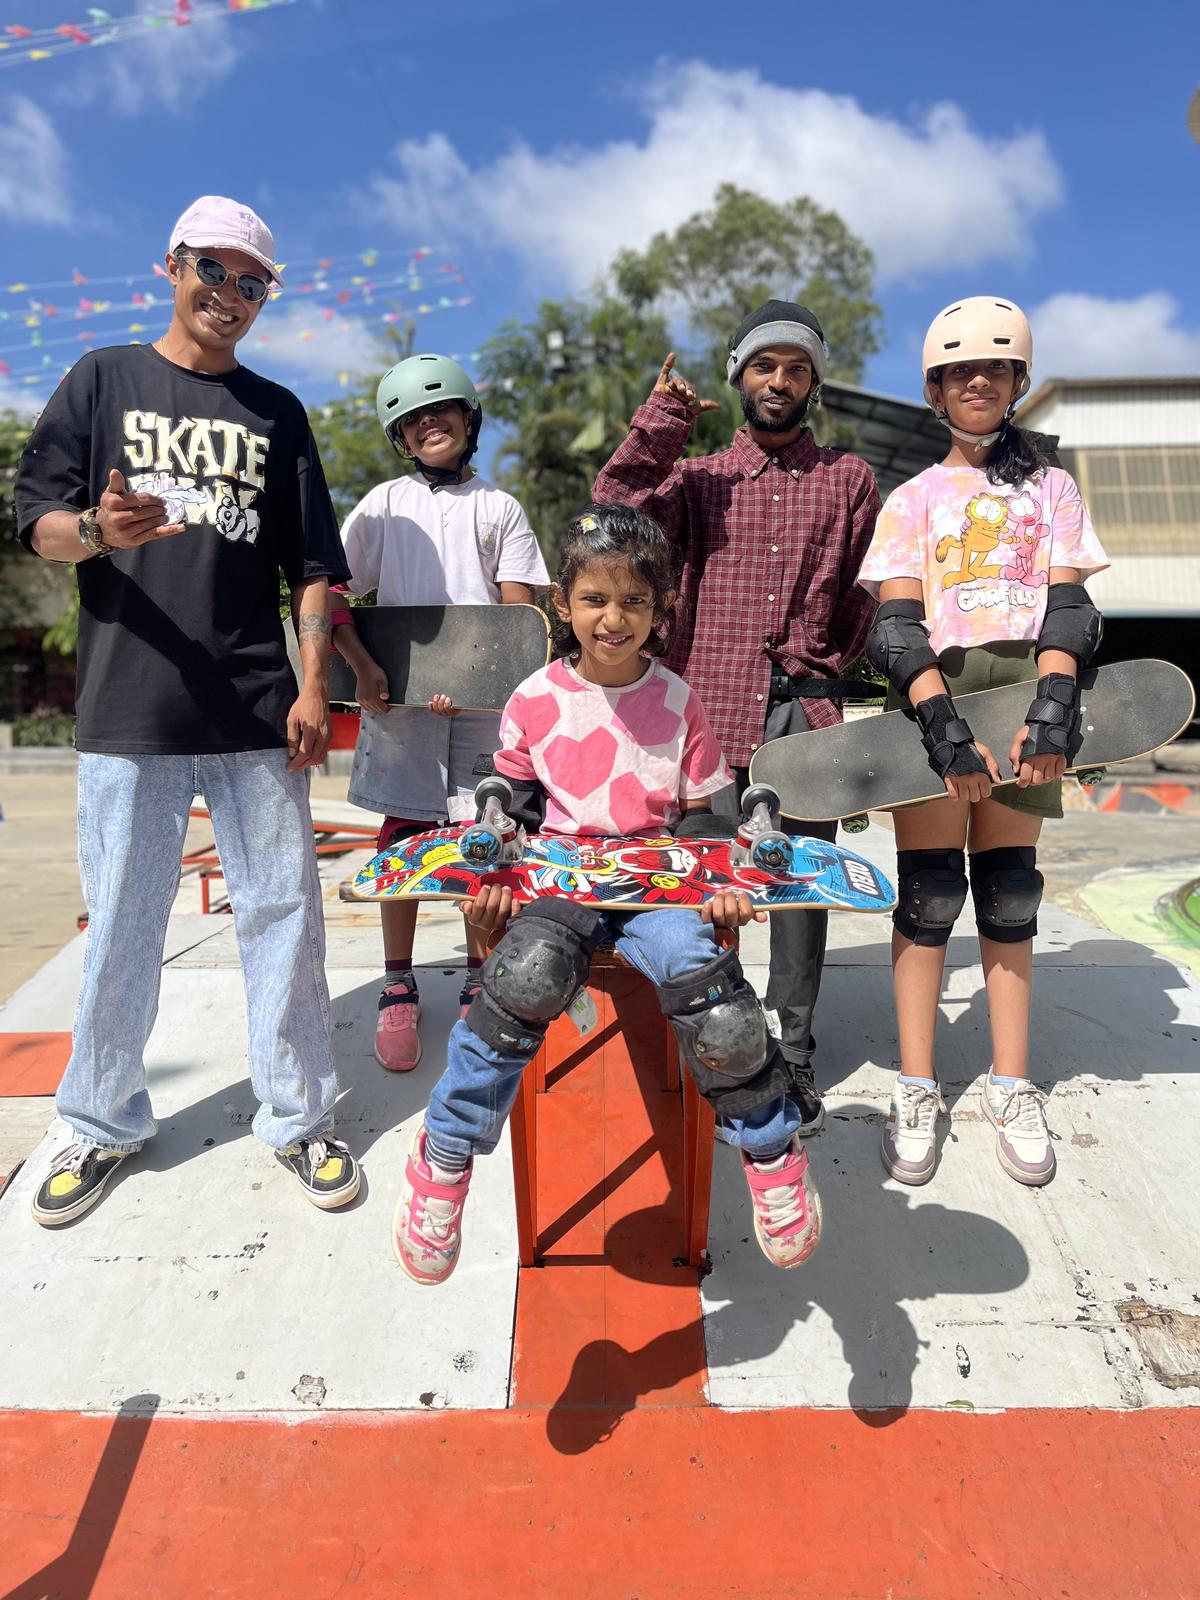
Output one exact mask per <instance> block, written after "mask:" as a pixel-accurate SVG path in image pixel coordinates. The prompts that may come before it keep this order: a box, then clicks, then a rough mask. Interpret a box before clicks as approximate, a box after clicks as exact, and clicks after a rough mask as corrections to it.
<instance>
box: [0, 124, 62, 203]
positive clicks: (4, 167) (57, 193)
mask: <svg viewBox="0 0 1200 1600" xmlns="http://www.w3.org/2000/svg"><path fill="white" fill-rule="evenodd" d="M70 198H71V197H70V179H69V176H68V170H67V152H66V147H65V146H64V144H63V142H62V140H61V139H60V138H59V136H58V133H57V131H56V130H55V127H54V124H53V122H52V121H51V120H50V118H49V117H48V116H47V115H46V113H45V112H44V111H43V110H42V108H41V107H40V106H37V105H35V104H34V103H33V101H32V100H29V99H27V98H26V97H25V96H24V95H18V96H17V97H16V99H15V100H14V101H13V104H12V116H11V117H10V118H9V120H8V121H7V122H0V217H11V218H12V219H13V220H14V221H16V222H41V223H49V224H62V223H65V222H67V221H68V220H69V219H70V217H71V203H70Z"/></svg>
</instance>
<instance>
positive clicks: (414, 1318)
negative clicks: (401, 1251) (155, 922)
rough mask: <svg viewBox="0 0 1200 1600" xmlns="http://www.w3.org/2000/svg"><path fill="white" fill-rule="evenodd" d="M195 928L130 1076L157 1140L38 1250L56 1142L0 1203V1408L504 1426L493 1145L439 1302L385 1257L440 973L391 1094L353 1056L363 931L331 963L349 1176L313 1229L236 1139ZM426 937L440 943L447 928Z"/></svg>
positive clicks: (224, 924) (230, 1074) (503, 1287)
mask: <svg viewBox="0 0 1200 1600" xmlns="http://www.w3.org/2000/svg"><path fill="white" fill-rule="evenodd" d="M208 921H209V925H210V926H211V925H213V924H218V923H219V927H218V929H217V930H216V931H215V935H214V937H213V938H212V939H211V940H206V941H205V942H204V943H203V944H202V945H199V946H197V947H194V948H192V949H190V950H188V951H186V952H185V953H182V954H180V955H178V956H176V958H175V960H174V961H172V962H170V963H169V964H168V965H167V967H166V968H165V970H164V972H163V989H162V1003H161V1007H160V1012H159V1023H158V1026H157V1027H156V1029H155V1032H154V1035H153V1037H152V1039H151V1042H150V1048H149V1051H148V1056H147V1064H148V1078H149V1084H150V1090H151V1094H152V1097H153V1101H154V1106H155V1111H156V1114H157V1115H158V1117H159V1121H160V1131H159V1134H158V1136H157V1137H156V1138H155V1139H154V1140H153V1142H152V1143H151V1144H150V1145H149V1146H147V1148H146V1150H145V1152H144V1153H143V1154H141V1155H140V1156H139V1157H137V1158H136V1160H134V1161H131V1162H130V1163H129V1165H128V1167H127V1168H126V1170H125V1171H124V1172H123V1173H122V1175H121V1176H120V1178H119V1179H117V1180H114V1183H113V1186H112V1188H111V1189H110V1191H109V1192H108V1193H107V1194H106V1196H105V1198H104V1199H103V1201H102V1202H101V1203H100V1204H99V1205H98V1206H96V1207H95V1208H94V1210H92V1211H91V1212H89V1213H87V1214H86V1215H85V1216H84V1217H82V1218H80V1219H79V1221H78V1222H76V1223H74V1224H72V1225H69V1226H68V1227H66V1228H62V1229H56V1230H53V1231H51V1230H45V1229H42V1228H40V1227H38V1225H37V1224H36V1223H35V1222H34V1221H33V1219H32V1218H31V1217H30V1215H29V1200H30V1198H31V1195H32V1193H33V1190H34V1188H35V1186H36V1184H37V1183H38V1181H40V1178H41V1176H42V1175H43V1173H44V1171H45V1167H46V1162H47V1159H48V1153H49V1150H50V1148H51V1146H52V1144H55V1143H58V1142H61V1141H62V1140H64V1138H65V1137H66V1135H65V1130H64V1129H63V1127H62V1125H61V1124H56V1125H55V1127H54V1128H52V1130H51V1132H50V1134H49V1135H48V1136H47V1141H46V1143H45V1144H44V1145H43V1147H42V1148H41V1149H39V1150H38V1151H37V1152H36V1153H35V1154H34V1155H33V1156H32V1157H31V1158H30V1160H29V1161H28V1162H27V1163H26V1165H25V1167H24V1169H23V1170H22V1171H21V1172H20V1173H19V1174H18V1176H17V1177H16V1179H15V1180H14V1181H13V1183H12V1184H11V1186H10V1188H9V1189H8V1191H7V1192H6V1194H5V1196H4V1199H3V1203H2V1204H0V1260H2V1261H3V1269H2V1272H3V1286H4V1299H5V1317H4V1322H5V1331H6V1340H5V1345H6V1348H5V1352H4V1355H3V1358H2V1360H0V1409H5V1408H10V1407H11V1408H31V1409H43V1408H45V1409H56V1410H81V1411H88V1410H108V1409H111V1408H112V1407H114V1406H116V1405H118V1404H119V1403H120V1401H121V1399H122V1398H123V1397H124V1396H126V1395H129V1394H135V1393H140V1392H144V1391H153V1392H155V1393H158V1394H161V1395H162V1397H163V1409H164V1410H168V1411H188V1410H193V1411H220V1412H287V1411H296V1412H301V1411H304V1410H307V1409H310V1408H312V1407H314V1406H321V1407H322V1408H323V1409H324V1410H326V1411H330V1410H348V1409H364V1408H365V1409H376V1408H379V1409H386V1408H390V1407H412V1408H419V1407H422V1406H424V1407H443V1406H455V1407H503V1406H505V1405H506V1404H507V1400H508V1379H509V1365H510V1357H511V1345H512V1321H513V1301H514V1295H515V1290H516V1246H515V1228H514V1221H513V1197H512V1179H511V1169H510V1166H509V1160H508V1154H507V1146H502V1147H501V1149H500V1150H498V1151H497V1153H496V1155H495V1156H494V1157H492V1158H491V1159H489V1160H486V1161H481V1162H479V1164H478V1167H477V1173H476V1177H475V1180H474V1183H473V1186H472V1192H471V1203H470V1210H469V1213H468V1221H469V1229H470V1236H469V1241H468V1247H467V1249H466V1251H465V1253H464V1258H463V1261H462V1263H461V1264H460V1266H459V1268H458V1270H457V1272H456V1273H455V1275H454V1276H453V1277H452V1278H451V1279H450V1281H449V1282H448V1283H447V1284H446V1285H444V1286H443V1287H442V1288H440V1289H438V1290H437V1291H436V1292H434V1291H430V1290H428V1289H423V1288H421V1287H419V1286H418V1285H416V1284H413V1283H411V1282H410V1281H409V1279H408V1278H406V1277H405V1276H404V1274H403V1273H402V1272H401V1270H400V1268H399V1267H398V1266H397V1265H396V1263H395V1261H394V1260H393V1258H392V1253H391V1245H390V1232H389V1229H390V1221H391V1215H392V1209H393V1207H394V1204H395V1201H396V1196H397V1193H398V1191H399V1185H400V1181H401V1176H402V1173H403V1168H404V1161H405V1158H406V1156H407V1152H408V1143H409V1139H410V1138H411V1134H412V1130H413V1127H414V1124H415V1123H416V1121H417V1119H418V1118H419V1116H420V1113H421V1112H422V1110H423V1109H424V1105H425V1100H426V1098H427V1095H428V1092H429V1088H430V1086H431V1085H432V1084H433V1082H434V1081H435V1079H436V1077H437V1075H438V1074H439V1072H440V1071H441V1070H442V1067H443V1066H444V1064H445V1039H446V1035H447V1034H448V1032H449V1030H450V1027H451V1025H452V1023H453V1021H454V1020H455V1017H456V1015H457V998H458V989H459V985H460V983H461V980H462V971H461V967H456V968H454V969H450V970H444V969H441V968H436V967H435V968H428V969H427V968H421V969H419V975H420V978H421V994H422V1004H423V1008H424V1017H425V1019H426V1021H425V1024H424V1025H423V1028H422V1036H423V1039H424V1041H425V1055H424V1058H423V1060H422V1062H421V1065H420V1067H419V1068H418V1070H417V1071H416V1072H415V1073H412V1074H404V1075H400V1074H391V1073H386V1072H384V1071H383V1070H382V1069H381V1068H380V1067H379V1066H378V1064H377V1063H376V1061H375V1059H374V1056H373V1054H372V1036H373V1029H374V1022H375V1015H376V1004H375V1002H376V996H377V994H378V990H379V967H378V940H379V934H378V930H377V928H376V929H375V930H374V939H375V946H374V952H375V959H374V960H373V961H372V963H371V965H370V966H369V967H363V968H357V969H356V968H347V967H345V966H344V965H341V964H340V963H339V962H338V960H337V959H336V953H334V959H333V960H332V961H331V964H330V980H331V987H332V990H333V995H334V1018H335V1035H334V1038H335V1045H334V1048H335V1053H336V1057H337V1063H338V1069H339V1073H340V1075H341V1079H342V1084H343V1091H344V1094H343V1099H342V1101H341V1103H340V1105H339V1112H338V1131H339V1132H340V1133H341V1134H343V1135H344V1136H345V1137H346V1138H347V1139H348V1140H349V1142H350V1144H351V1147H352V1148H353V1150H354V1152H355V1154H356V1155H358V1156H359V1157H360V1158H361V1159H362V1162H363V1170H364V1174H365V1176H364V1183H363V1191H364V1192H363V1193H362V1194H360V1196H359V1198H358V1199H357V1200H356V1201H355V1202H353V1204H352V1205H351V1206H349V1207H347V1208H346V1209H344V1210H342V1211H335V1212H329V1213H325V1212H321V1211H319V1210H317V1209H316V1208H315V1207H314V1206H312V1205H311V1204H310V1203H309V1202H308V1201H307V1200H306V1199H305V1198H304V1195H303V1194H302V1192H301V1190H300V1188H299V1186H298V1185H297V1184H296V1181H295V1179H294V1178H292V1177H291V1176H290V1174H289V1173H288V1172H286V1171H285V1170H284V1169H283V1168H282V1167H281V1166H279V1165H278V1164H277V1163H276V1162H275V1160H274V1158H273V1156H272V1154H271V1152H270V1151H268V1150H267V1149H266V1148H265V1147H264V1146H263V1145H261V1144H260V1143H259V1142H258V1140H256V1139H255V1138H254V1137H253V1135H252V1133H251V1132H250V1121H251V1118H252V1117H253V1115H254V1110H255V1102H254V1098H253V1096H252V1094H251V1092H250V1088H249V1084H248V1083H247V1081H246V1078H245V1071H246V1068H245V1021H244V1016H245V1014H244V1001H243V994H242V983H241V972H240V970H239V969H238V968H237V966H236V964H235V959H236V953H235V948H234V945H233V930H232V925H231V923H230V921H229V920H228V919H217V918H211V919H208ZM445 931H446V934H447V935H448V936H451V937H452V936H453V935H454V932H455V930H454V928H453V925H452V924H451V923H450V922H449V921H447V923H446V926H445ZM330 933H331V946H336V943H337V930H336V928H331V929H330ZM458 937H459V938H461V922H460V923H459V924H458ZM179 942H180V941H176V945H177V947H178V944H179ZM184 942H185V943H186V941H184ZM428 943H429V941H426V948H428ZM420 954H421V946H420V945H418V956H420ZM459 959H461V958H459ZM17 998H18V999H19V997H17ZM35 998H36V997H35ZM72 998H73V997H72ZM10 1025H11V1024H10Z"/></svg>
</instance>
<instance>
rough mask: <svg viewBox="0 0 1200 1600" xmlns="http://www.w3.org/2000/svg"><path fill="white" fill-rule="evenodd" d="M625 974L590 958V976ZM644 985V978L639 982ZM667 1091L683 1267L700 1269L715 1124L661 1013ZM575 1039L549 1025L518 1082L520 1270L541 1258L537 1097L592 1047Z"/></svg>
mask: <svg viewBox="0 0 1200 1600" xmlns="http://www.w3.org/2000/svg"><path fill="white" fill-rule="evenodd" d="M718 942H719V943H720V944H721V946H722V947H723V948H727V947H729V946H732V947H733V948H735V949H736V948H737V935H736V934H734V933H730V932H728V931H727V930H721V931H720V933H719V936H718ZM619 969H625V970H629V969H628V966H627V963H625V962H623V961H622V960H621V958H620V957H619V956H617V955H616V954H614V952H613V951H612V950H611V949H604V948H602V949H600V950H598V951H597V952H596V954H595V955H594V956H593V958H592V974H590V975H589V984H590V983H591V977H592V975H594V974H599V976H600V978H601V981H603V977H604V974H605V973H606V972H612V971H615V970H619ZM645 981H647V982H648V981H649V980H645ZM657 1026H658V1028H659V1030H660V1031H659V1037H658V1043H657V1048H658V1049H660V1050H661V1052H662V1059H663V1064H664V1078H665V1083H664V1087H665V1089H666V1090H667V1091H668V1092H669V1093H672V1094H678V1095H680V1097H681V1107H680V1113H681V1116H682V1120H683V1157H684V1159H683V1218H684V1225H683V1239H682V1241H681V1244H682V1249H681V1254H682V1256H683V1258H684V1259H685V1260H686V1261H687V1263H688V1265H689V1266H691V1267H695V1268H697V1269H703V1268H704V1267H705V1266H706V1265H707V1246H708V1212H709V1200H710V1196H711V1190H712V1162H713V1139H714V1136H715V1125H716V1119H715V1116H714V1114H713V1110H712V1107H711V1106H710V1105H709V1104H708V1101H707V1100H705V1099H704V1098H703V1096H702V1095H701V1094H700V1093H699V1091H698V1090H697V1088H696V1085H695V1082H694V1081H693V1079H692V1076H691V1073H689V1072H687V1071H686V1070H683V1069H682V1068H681V1065H680V1058H679V1045H678V1041H677V1040H676V1038H675V1033H674V1030H673V1029H672V1027H671V1024H670V1023H669V1022H668V1020H667V1018H666V1017H664V1016H663V1015H662V1014H661V1012H660V1013H658V1014H657ZM597 1047H598V1046H597V1045H596V1044H589V1043H588V1041H587V1039H584V1040H580V1039H579V1037H578V1035H577V1034H576V1033H575V1032H574V1030H573V1029H572V1028H571V1024H570V1023H564V1022H563V1020H562V1019H560V1020H559V1022H557V1023H555V1024H553V1025H552V1027H551V1029H550V1031H549V1033H548V1034H547V1037H546V1042H545V1043H544V1044H543V1046H542V1048H541V1050H539V1052H538V1054H537V1055H536V1056H535V1057H534V1058H533V1060H532V1061H531V1062H530V1063H529V1066H528V1067H527V1068H526V1069H525V1072H524V1073H523V1075H522V1077H521V1086H520V1088H519V1089H518V1091H517V1098H516V1102H515V1103H514V1105H513V1110H512V1116H511V1118H510V1121H509V1137H510V1140H511V1144H512V1163H513V1187H514V1189H515V1192H516V1210H517V1247H518V1255H519V1259H520V1263H521V1265H522V1266H523V1267H534V1266H537V1265H538V1264H539V1263H540V1261H541V1259H542V1253H541V1250H540V1247H539V1229H538V1204H537V1196H538V1149H537V1131H538V1128H537V1125H538V1115H537V1106H538V1097H539V1095H543V1094H545V1093H546V1092H547V1076H548V1074H550V1073H554V1072H557V1071H558V1070H559V1069H561V1068H562V1067H563V1066H564V1065H565V1064H567V1063H569V1062H570V1061H571V1059H572V1056H573V1055H575V1054H577V1053H579V1052H584V1053H586V1052H587V1051H589V1050H590V1049H593V1048H597Z"/></svg>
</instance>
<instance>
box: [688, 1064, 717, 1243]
mask: <svg viewBox="0 0 1200 1600" xmlns="http://www.w3.org/2000/svg"><path fill="white" fill-rule="evenodd" d="M715 1134H716V1117H715V1115H714V1113H713V1109H712V1107H711V1106H710V1105H709V1103H708V1101H707V1100H705V1099H704V1098H703V1096H702V1095H701V1094H700V1092H699V1090H698V1089H697V1088H696V1085H695V1082H694V1081H693V1079H692V1075H691V1073H689V1072H685V1073H684V1074H683V1148H684V1172H683V1224H684V1240H683V1248H684V1255H685V1256H686V1258H687V1263H688V1265H689V1266H690V1267H695V1268H697V1270H699V1269H701V1268H703V1267H704V1266H705V1264H706V1259H707V1256H708V1213H709V1207H710V1205H711V1201H712V1164H713V1138H714V1136H715Z"/></svg>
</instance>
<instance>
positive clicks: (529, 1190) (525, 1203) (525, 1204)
mask: <svg viewBox="0 0 1200 1600" xmlns="http://www.w3.org/2000/svg"><path fill="white" fill-rule="evenodd" d="M541 1055H542V1052H541V1051H539V1052H538V1059H540V1058H541ZM542 1076H543V1079H544V1077H545V1064H544V1062H543V1064H542ZM535 1083H536V1074H535V1073H534V1063H533V1062H532V1061H531V1062H530V1063H529V1065H528V1066H527V1067H526V1068H525V1071H524V1072H523V1073H522V1074H521V1085H520V1088H519V1089H518V1090H517V1098H516V1102H515V1104H514V1105H513V1109H512V1116H511V1117H510V1118H509V1125H508V1135H509V1139H510V1141H511V1143H512V1164H513V1190H514V1193H515V1197H516V1206H517V1258H518V1260H519V1261H520V1263H521V1265H522V1266H523V1267H535V1266H536V1265H537V1262H538V1229H537V1095H536V1093H535Z"/></svg>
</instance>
